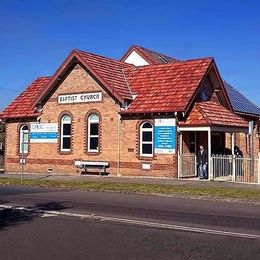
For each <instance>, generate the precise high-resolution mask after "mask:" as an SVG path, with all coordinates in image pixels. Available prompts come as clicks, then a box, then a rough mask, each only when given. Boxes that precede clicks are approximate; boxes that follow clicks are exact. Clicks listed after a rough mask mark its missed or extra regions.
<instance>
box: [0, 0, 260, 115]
mask: <svg viewBox="0 0 260 260" xmlns="http://www.w3.org/2000/svg"><path fill="white" fill-rule="evenodd" d="M259 14H260V1H258V0H247V1H245V0H236V1H234V0H229V1H227V0H218V1H209V0H207V1H206V0H189V1H188V0H169V1H168V0H160V1H154V0H148V1H146V0H144V1H142V0H139V1H138V0H136V1H135V0H130V1H126V0H121V1H116V0H108V1H102V0H100V1H94V0H93V1H92V0H87V1H84V0H44V1H43V0H22V1H21V0H10V1H9V0H0V111H1V110H2V109H4V108H5V107H6V106H7V105H8V104H9V103H10V102H11V101H12V100H13V99H14V98H15V97H16V96H17V95H18V94H19V93H20V92H21V91H22V90H24V89H25V88H26V86H28V85H29V84H30V82H32V81H33V80H34V79H35V78H36V77H38V76H49V75H52V74H54V72H55V71H56V70H57V68H58V67H59V66H60V65H61V63H62V62H63V61H64V59H65V58H66V57H67V56H68V54H69V52H70V51H71V50H72V49H75V48H77V49H81V50H85V51H88V52H92V53H96V54H100V55H104V56H107V57H111V58H115V59H119V58H120V57H122V55H123V54H124V53H125V52H126V51H127V49H128V48H129V47H130V46H131V45H134V44H135V45H140V46H143V47H146V48H149V49H152V50H155V51H157V52H161V53H163V54H166V55H169V56H172V57H175V58H178V59H192V58H199V57H208V56H210V57H214V58H215V61H216V63H217V66H218V69H219V71H220V74H221V76H222V78H223V79H225V80H226V81H227V82H229V83H230V84H231V85H232V86H235V88H236V89H238V90H239V91H240V92H241V93H243V94H244V95H245V96H246V97H248V98H249V99H250V100H251V101H253V102H254V103H255V104H257V105H258V106H260V15H259Z"/></svg>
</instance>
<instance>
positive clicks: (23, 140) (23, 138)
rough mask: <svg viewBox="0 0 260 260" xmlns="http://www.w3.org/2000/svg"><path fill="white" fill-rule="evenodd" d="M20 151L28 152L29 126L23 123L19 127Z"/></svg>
mask: <svg viewBox="0 0 260 260" xmlns="http://www.w3.org/2000/svg"><path fill="white" fill-rule="evenodd" d="M19 146H20V148H19V150H20V153H26V154H27V153H28V150H29V128H28V126H27V125H23V126H21V128H20V145H19Z"/></svg>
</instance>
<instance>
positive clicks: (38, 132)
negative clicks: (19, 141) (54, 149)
mask: <svg viewBox="0 0 260 260" xmlns="http://www.w3.org/2000/svg"><path fill="white" fill-rule="evenodd" d="M57 141H58V124H57V123H43V124H38V123H32V124H31V127H30V142H31V143H57Z"/></svg>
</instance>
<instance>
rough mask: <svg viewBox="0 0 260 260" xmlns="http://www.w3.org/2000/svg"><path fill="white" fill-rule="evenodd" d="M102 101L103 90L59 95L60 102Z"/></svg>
mask: <svg viewBox="0 0 260 260" xmlns="http://www.w3.org/2000/svg"><path fill="white" fill-rule="evenodd" d="M98 101H102V92H93V93H81V94H69V95H59V96H58V103H59V104H72V103H87V102H98Z"/></svg>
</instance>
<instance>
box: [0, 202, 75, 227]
mask: <svg viewBox="0 0 260 260" xmlns="http://www.w3.org/2000/svg"><path fill="white" fill-rule="evenodd" d="M0 203H1V204H4V203H7V201H1V200H0ZM68 208H71V207H70V206H68V205H67V206H66V202H55V201H51V202H47V203H37V204H35V205H34V206H31V207H27V208H26V209H18V208H0V231H2V230H4V229H7V228H11V227H14V226H17V225H19V224H24V223H26V222H29V221H33V220H35V219H37V218H39V217H41V216H42V215H43V214H44V212H42V211H47V210H53V211H54V210H57V211H59V210H63V209H68Z"/></svg>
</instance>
